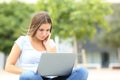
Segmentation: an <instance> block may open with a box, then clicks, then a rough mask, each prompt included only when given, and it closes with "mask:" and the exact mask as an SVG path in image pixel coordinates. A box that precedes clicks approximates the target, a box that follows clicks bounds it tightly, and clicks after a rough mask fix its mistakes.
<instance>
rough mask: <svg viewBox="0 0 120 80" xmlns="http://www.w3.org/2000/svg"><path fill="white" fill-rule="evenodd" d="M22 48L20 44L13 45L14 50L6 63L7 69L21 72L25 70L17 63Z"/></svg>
mask: <svg viewBox="0 0 120 80" xmlns="http://www.w3.org/2000/svg"><path fill="white" fill-rule="evenodd" d="M20 53H21V50H20V48H19V46H18V45H17V44H16V43H15V44H14V45H13V47H12V50H11V52H10V54H9V56H8V58H7V61H6V65H5V71H7V72H11V73H15V74H20V73H22V72H23V71H25V70H24V69H22V68H19V67H17V66H16V65H15V64H16V62H17V60H18V58H19V56H20Z"/></svg>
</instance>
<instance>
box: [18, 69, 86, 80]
mask: <svg viewBox="0 0 120 80" xmlns="http://www.w3.org/2000/svg"><path fill="white" fill-rule="evenodd" d="M87 77H88V71H87V70H86V69H85V68H77V69H75V70H73V71H72V73H71V75H69V76H58V77H56V78H52V79H50V78H46V77H42V76H40V75H39V74H38V73H35V72H33V71H25V72H23V73H22V74H21V75H20V78H19V80H87Z"/></svg>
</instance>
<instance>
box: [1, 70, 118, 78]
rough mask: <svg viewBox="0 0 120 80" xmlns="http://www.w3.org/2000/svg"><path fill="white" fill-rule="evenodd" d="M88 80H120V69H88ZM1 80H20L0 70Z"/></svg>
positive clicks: (17, 76)
mask: <svg viewBox="0 0 120 80" xmlns="http://www.w3.org/2000/svg"><path fill="white" fill-rule="evenodd" d="M88 71H89V76H88V80H120V69H118V70H117V69H116V70H112V69H88ZM0 80H19V75H15V74H11V73H8V72H5V71H3V70H0Z"/></svg>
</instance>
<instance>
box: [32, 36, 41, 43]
mask: <svg viewBox="0 0 120 80" xmlns="http://www.w3.org/2000/svg"><path fill="white" fill-rule="evenodd" d="M30 41H31V42H34V43H38V44H42V43H43V41H42V40H39V39H37V38H36V37H31V36H30Z"/></svg>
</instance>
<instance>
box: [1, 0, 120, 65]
mask: <svg viewBox="0 0 120 80" xmlns="http://www.w3.org/2000/svg"><path fill="white" fill-rule="evenodd" d="M43 10H44V11H47V12H48V13H49V14H50V16H51V18H52V21H53V31H52V38H54V37H55V36H58V37H59V39H60V40H61V39H62V40H63V42H64V40H65V39H68V38H70V39H71V40H72V41H71V42H70V43H69V44H71V45H72V48H73V52H74V53H76V55H77V56H78V59H77V60H78V61H77V62H78V63H83V62H84V63H86V64H94V63H98V64H100V67H109V64H112V63H120V41H119V40H120V23H119V21H120V18H119V17H120V5H119V4H118V3H109V2H106V1H104V0H38V1H37V2H36V3H24V2H20V1H18V0H11V1H10V2H5V1H4V0H3V2H1V3H0V51H1V52H3V53H4V54H5V55H6V56H7V55H8V54H9V53H10V50H11V47H12V45H13V43H14V41H15V40H16V39H17V38H18V37H19V36H20V35H25V33H26V31H27V28H28V27H29V24H30V20H31V18H32V16H33V15H34V14H35V13H36V12H39V11H43ZM66 46H67V45H66ZM83 49H85V52H84V53H85V56H83V55H82V54H81V53H82V50H83ZM100 53H102V54H100ZM81 57H82V58H81ZM84 57H85V59H84Z"/></svg>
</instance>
